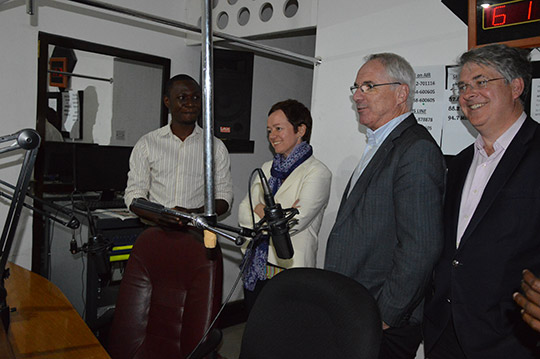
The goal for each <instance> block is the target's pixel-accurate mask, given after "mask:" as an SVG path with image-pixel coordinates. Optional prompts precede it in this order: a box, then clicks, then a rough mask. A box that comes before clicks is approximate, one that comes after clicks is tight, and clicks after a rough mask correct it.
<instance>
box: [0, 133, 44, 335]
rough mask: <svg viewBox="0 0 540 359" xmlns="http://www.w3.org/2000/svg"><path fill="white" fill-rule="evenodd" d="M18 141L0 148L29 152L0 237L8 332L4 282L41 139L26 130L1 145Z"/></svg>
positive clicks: (0, 294) (2, 310)
mask: <svg viewBox="0 0 540 359" xmlns="http://www.w3.org/2000/svg"><path fill="white" fill-rule="evenodd" d="M12 140H16V142H14V143H12V144H11V145H9V146H7V147H4V148H0V153H5V152H9V151H14V150H18V149H24V150H26V151H27V152H26V153H25V155H24V159H23V163H22V166H21V169H20V171H19V178H18V180H17V185H16V187H15V190H14V192H13V199H12V201H11V204H10V206H9V211H8V215H7V217H6V222H5V224H4V229H3V231H2V236H1V237H0V250H1V258H0V318H1V320H2V324H3V325H4V328H5V329H6V330H7V328H8V327H9V307H8V305H7V303H6V297H7V291H6V288H5V285H4V280H5V279H6V278H7V274H9V272H7V271H6V264H7V260H8V257H9V252H10V250H11V245H12V244H13V240H14V238H15V232H16V230H17V225H18V223H19V218H20V215H21V210H22V207H23V204H24V198H25V197H26V192H27V189H28V185H29V183H30V178H31V177H32V171H33V169H34V163H35V162H36V157H37V151H38V147H39V144H40V142H41V138H40V136H39V134H38V133H37V131H36V130H33V129H24V130H21V131H19V132H17V133H14V134H12V135H8V136H2V137H0V143H2V142H7V141H12Z"/></svg>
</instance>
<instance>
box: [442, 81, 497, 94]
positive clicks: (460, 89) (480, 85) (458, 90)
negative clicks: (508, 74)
mask: <svg viewBox="0 0 540 359" xmlns="http://www.w3.org/2000/svg"><path fill="white" fill-rule="evenodd" d="M495 80H505V78H504V77H497V78H495V79H486V78H485V77H480V78H478V79H476V80H474V81H472V82H473V83H474V85H473V84H471V83H470V82H469V83H466V82H458V83H456V84H454V86H452V91H453V92H454V95H455V96H460V95H463V94H464V93H465V92H467V90H474V89H485V88H486V87H487V84H488V82H491V81H495Z"/></svg>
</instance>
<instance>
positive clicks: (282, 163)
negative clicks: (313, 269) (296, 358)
mask: <svg viewBox="0 0 540 359" xmlns="http://www.w3.org/2000/svg"><path fill="white" fill-rule="evenodd" d="M312 154H313V148H312V147H311V145H310V144H309V143H307V142H304V141H303V142H300V143H299V144H298V145H296V146H295V147H294V149H293V150H292V152H291V153H290V154H289V155H288V156H287V157H283V155H280V154H276V155H275V156H274V161H273V162H272V169H271V170H270V174H271V177H270V179H269V180H268V185H269V186H270V189H271V190H272V194H273V195H275V194H276V193H277V191H278V189H279V187H281V185H282V184H283V181H285V179H286V178H287V177H288V176H289V175H290V174H291V173H292V172H293V171H294V170H295V169H296V168H297V167H298V166H300V165H301V164H302V163H304V161H305V160H307V159H308V158H309V157H311V155H312ZM269 242H270V237H269V236H268V235H264V236H262V237H261V240H260V241H258V242H257V243H253V245H254V248H250V247H248V249H247V250H246V254H245V255H244V258H243V260H242V264H241V265H240V266H241V267H242V266H243V265H244V261H246V260H249V259H250V258H252V259H251V261H250V263H247V268H246V270H245V271H244V272H243V274H242V279H243V281H244V287H245V288H246V289H247V290H250V291H253V290H254V289H255V285H256V284H257V281H258V280H266V279H267V276H266V263H267V261H268V244H269ZM251 251H255V253H254V254H253V255H251Z"/></svg>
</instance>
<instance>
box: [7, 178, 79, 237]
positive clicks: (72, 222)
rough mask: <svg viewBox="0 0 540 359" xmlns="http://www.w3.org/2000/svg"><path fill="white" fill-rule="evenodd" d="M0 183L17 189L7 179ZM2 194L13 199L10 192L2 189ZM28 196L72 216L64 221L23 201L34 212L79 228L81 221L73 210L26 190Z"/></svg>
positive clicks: (71, 227)
mask: <svg viewBox="0 0 540 359" xmlns="http://www.w3.org/2000/svg"><path fill="white" fill-rule="evenodd" d="M0 184H2V185H4V186H6V187H9V188H11V189H16V187H15V186H13V185H11V184H10V183H8V182H6V181H3V180H1V179H0ZM0 196H1V197H4V198H7V199H9V200H13V197H12V196H10V195H9V194H7V193H5V192H2V191H0ZM26 196H27V197H30V198H32V199H33V200H34V201H37V202H40V203H42V204H44V205H46V206H47V207H50V208H52V209H54V210H55V211H57V212H61V213H63V214H65V215H67V216H70V218H69V221H68V222H66V221H64V220H62V219H60V218H58V217H56V216H53V215H51V214H50V213H47V212H46V211H44V210H41V209H37V208H35V207H33V206H31V205H29V204H27V203H23V206H24V207H26V208H28V209H30V210H31V211H33V212H36V213H39V214H41V215H42V216H45V217H47V218H49V219H51V220H53V221H55V222H57V223H60V224H61V225H63V226H65V227H68V228H70V229H77V228H79V227H80V225H81V222H80V221H79V220H78V219H77V217H75V216H74V215H73V212H71V211H68V210H66V209H65V208H63V207H61V206H59V205H57V204H56V203H52V202H49V201H45V200H43V199H41V198H39V197H36V196H34V195H32V194H30V193H29V192H26Z"/></svg>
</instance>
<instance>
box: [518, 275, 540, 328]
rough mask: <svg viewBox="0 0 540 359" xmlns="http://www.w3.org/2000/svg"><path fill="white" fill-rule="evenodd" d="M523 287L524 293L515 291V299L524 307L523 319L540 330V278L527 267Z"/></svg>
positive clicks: (522, 311)
mask: <svg viewBox="0 0 540 359" xmlns="http://www.w3.org/2000/svg"><path fill="white" fill-rule="evenodd" d="M521 288H522V289H523V294H521V293H517V292H516V293H514V300H515V301H516V303H517V304H519V306H520V307H522V308H523V309H522V310H521V316H522V317H523V320H524V321H525V322H527V324H529V326H530V327H531V328H533V329H534V330H536V331H538V332H540V279H539V278H538V277H535V276H534V274H532V273H531V272H530V271H528V270H527V269H525V270H524V271H523V281H522V282H521Z"/></svg>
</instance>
